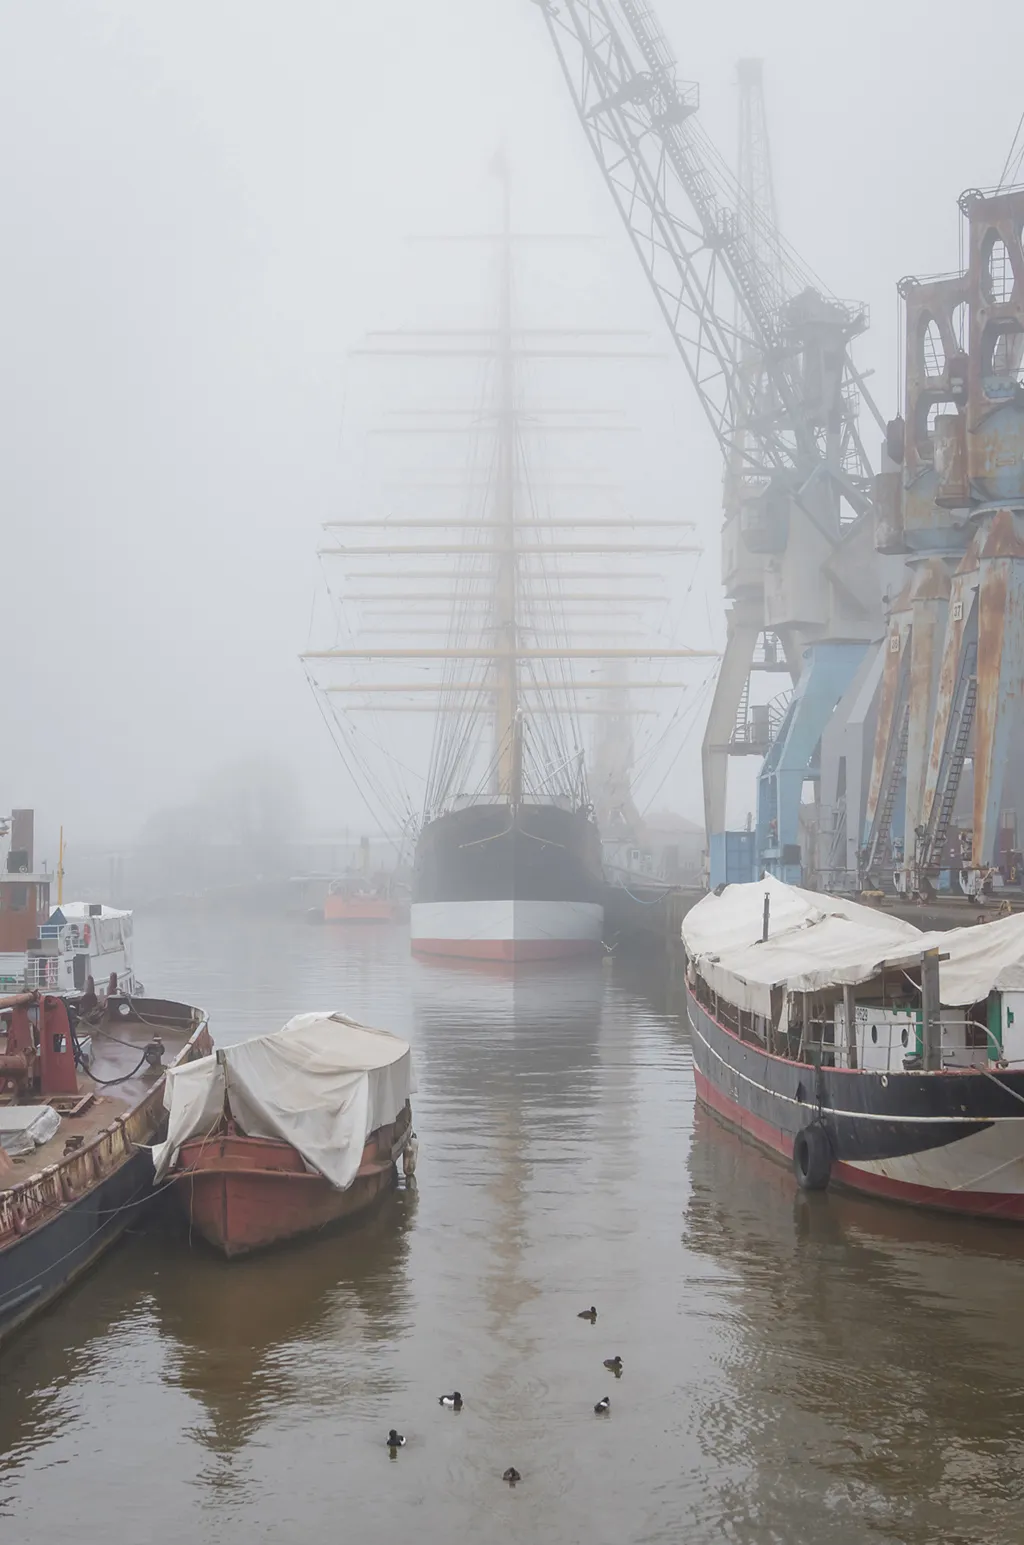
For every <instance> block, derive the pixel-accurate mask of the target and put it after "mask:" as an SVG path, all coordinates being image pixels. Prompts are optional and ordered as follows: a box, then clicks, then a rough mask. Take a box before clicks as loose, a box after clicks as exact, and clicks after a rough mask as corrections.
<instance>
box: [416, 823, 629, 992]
mask: <svg viewBox="0 0 1024 1545" xmlns="http://www.w3.org/2000/svg"><path fill="white" fill-rule="evenodd" d="M602 892H603V880H602V873H601V844H600V839H599V837H598V833H597V828H596V826H595V825H594V822H593V820H592V819H591V817H590V816H589V815H588V814H587V813H586V812H585V811H580V810H572V809H568V808H563V807H562V806H560V805H556V804H532V803H531V804H522V805H519V806H518V807H516V808H515V809H513V808H512V807H511V806H510V805H508V804H505V803H497V802H496V803H493V804H492V803H483V802H481V803H479V804H473V805H467V806H466V807H465V808H463V809H461V810H455V811H452V812H451V813H449V814H447V815H442V816H438V817H437V819H436V820H433V821H430V822H428V824H427V825H426V826H425V827H424V829H423V832H422V833H421V835H420V839H419V842H418V844H417V847H416V862H415V872H414V877H413V893H412V907H411V910H410V926H411V935H412V947H413V951H414V952H415V953H416V954H419V955H446V956H456V957H462V958H469V959H478V960H505V961H518V960H552V959H561V958H564V957H567V956H578V955H587V954H597V953H599V952H600V949H601V934H602V928H603V922H604V907H603V904H602Z"/></svg>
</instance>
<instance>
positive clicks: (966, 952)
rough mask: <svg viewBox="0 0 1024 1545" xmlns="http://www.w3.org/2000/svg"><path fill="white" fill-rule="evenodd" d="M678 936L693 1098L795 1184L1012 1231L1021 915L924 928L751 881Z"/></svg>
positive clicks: (695, 915) (1016, 1185)
mask: <svg viewBox="0 0 1024 1545" xmlns="http://www.w3.org/2000/svg"><path fill="white" fill-rule="evenodd" d="M682 934H683V942H684V945H685V947H686V952H687V979H686V1001H687V1011H688V1015H689V1020H690V1025H691V1029H692V1034H693V1058H694V1077H695V1081H696V1091H697V1096H698V1098H699V1099H700V1100H701V1101H703V1103H704V1104H706V1105H707V1106H709V1107H710V1108H711V1109H712V1110H714V1111H716V1112H717V1113H718V1114H719V1115H720V1116H721V1117H723V1118H724V1119H725V1120H726V1121H728V1122H729V1123H730V1124H732V1125H734V1126H736V1127H738V1128H739V1129H741V1130H742V1131H743V1132H745V1133H746V1134H748V1135H749V1136H750V1137H752V1138H753V1139H755V1140H756V1141H757V1142H759V1143H760V1144H762V1145H763V1146H764V1147H766V1148H768V1149H770V1150H772V1151H773V1152H775V1153H776V1154H778V1155H780V1156H782V1157H784V1158H786V1159H789V1160H790V1161H791V1162H792V1164H793V1167H794V1171H795V1174H796V1178H797V1181H798V1183H799V1184H800V1185H801V1186H802V1187H804V1188H806V1189H819V1188H823V1187H824V1186H826V1185H828V1184H829V1182H830V1181H831V1182H834V1183H837V1184H841V1185H843V1186H847V1187H850V1188H852V1189H854V1190H858V1191H862V1192H866V1193H869V1194H872V1195H876V1196H881V1197H887V1198H890V1199H892V1200H894V1201H902V1202H907V1203H913V1204H917V1205H924V1206H930V1207H937V1208H942V1209H944V1210H947V1211H951V1212H956V1213H961V1214H973V1215H977V1216H983V1217H988V1218H1005V1219H1013V1220H1017V1221H1024V917H1020V916H1016V917H1010V918H1005V919H1001V920H998V921H996V922H992V923H981V924H978V925H976V926H974V927H970V928H960V929H954V930H952V931H950V932H944V933H936V934H923V933H921V932H920V931H919V930H917V929H915V928H914V927H913V926H912V925H911V924H909V923H906V922H901V921H899V920H898V919H895V918H891V917H888V916H886V915H885V914H882V913H879V912H878V911H876V910H875V909H873V908H869V907H864V906H860V905H858V904H857V903H853V902H847V901H843V900H839V899H837V898H835V897H829V896H823V895H820V894H818V893H812V892H808V891H802V890H798V889H796V888H795V887H791V886H786V885H782V884H781V883H780V882H778V881H776V880H772V879H770V878H765V879H764V880H761V881H758V882H755V883H753V884H750V885H733V886H728V887H726V888H725V889H724V890H723V891H722V893H721V894H717V895H711V896H707V897H705V898H704V900H703V901H701V902H699V903H698V905H697V906H696V907H694V908H693V910H692V911H691V912H690V913H689V914H688V916H687V917H686V918H685V920H684V922H683V929H682Z"/></svg>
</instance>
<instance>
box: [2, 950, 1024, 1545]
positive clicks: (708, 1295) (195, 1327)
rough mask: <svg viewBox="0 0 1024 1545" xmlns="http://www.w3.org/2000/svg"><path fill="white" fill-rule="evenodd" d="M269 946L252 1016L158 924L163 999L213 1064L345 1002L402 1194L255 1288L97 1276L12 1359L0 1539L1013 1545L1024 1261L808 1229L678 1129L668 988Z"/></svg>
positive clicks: (781, 1187)
mask: <svg viewBox="0 0 1024 1545" xmlns="http://www.w3.org/2000/svg"><path fill="white" fill-rule="evenodd" d="M175 930H177V932H175ZM280 942H281V949H280V952H279V956H278V958H279V960H280V961H281V966H280V976H279V979H275V978H274V974H273V964H272V962H270V961H268V959H267V957H266V955H263V956H262V957H261V958H260V960H259V961H258V962H257V963H256V964H257V967H258V970H259V972H260V973H262V974H261V975H260V976H259V978H258V980H259V982H260V988H261V990H260V994H259V1001H258V1002H257V999H256V996H255V995H254V993H253V981H252V979H251V978H249V977H246V975H245V971H244V970H243V966H244V964H245V962H247V961H249V960H250V959H251V952H252V941H251V938H250V936H249V933H248V930H246V929H244V928H243V927H242V925H239V926H238V928H237V931H236V930H235V928H234V925H231V924H229V923H227V922H217V923H215V924H211V923H210V922H209V920H207V921H206V922H204V924H203V925H202V929H201V930H200V929H199V928H198V927H196V928H195V929H194V930H193V925H192V924H190V923H187V922H184V921H182V922H180V923H176V924H174V925H173V927H172V930H171V933H170V935H169V936H168V937H167V941H166V948H167V950H168V955H167V966H166V974H167V975H169V974H170V973H171V971H172V970H174V971H178V972H180V971H181V970H182V966H183V963H184V966H185V968H186V970H187V973H188V976H189V979H190V980H189V990H190V991H194V996H196V997H197V998H198V999H199V1000H200V1001H202V1002H204V1003H208V1004H209V1005H210V1010H211V1016H212V1022H213V1024H214V1027H215V1029H216V1028H217V1027H218V1025H220V1024H221V1023H226V1024H228V1025H230V1026H231V1027H232V1033H233V1032H234V1031H235V1030H236V1029H237V1033H238V1034H242V1033H251V1032H253V1031H256V1030H264V1029H269V1028H272V1027H273V1026H274V1025H275V1024H279V1023H282V1022H283V1019H284V1018H285V1017H287V1013H288V1012H291V1011H292V1010H293V1009H295V1008H297V1007H301V1006H309V1005H314V1006H324V1005H326V1004H333V1003H337V1004H338V1006H340V1007H343V1008H345V1009H347V1010H348V1011H349V1012H351V1013H352V1014H353V1015H355V1016H356V1017H359V1018H362V1019H365V1020H370V1021H373V1020H374V1019H376V1020H377V1022H382V1023H386V1024H387V1026H388V1028H391V1029H394V1030H396V1031H397V1032H398V1033H399V1034H402V1035H407V1036H409V1038H410V1039H411V1040H412V1043H413V1047H414V1052H415V1056H416V1061H417V1074H418V1082H419V1092H418V1093H417V1094H416V1096H415V1097H414V1107H415V1118H416V1127H417V1130H418V1132H419V1135H420V1144H421V1146H420V1163H419V1168H418V1171H417V1181H418V1185H419V1189H418V1191H413V1190H409V1191H406V1190H403V1189H399V1190H397V1191H396V1192H395V1193H394V1194H393V1195H391V1196H389V1197H388V1198H387V1199H386V1200H385V1202H384V1204H383V1206H382V1207H381V1209H380V1210H379V1211H378V1212H376V1213H375V1214H374V1215H373V1216H372V1217H369V1218H367V1219H366V1220H364V1221H361V1222H359V1223H358V1224H356V1225H355V1226H353V1227H350V1228H349V1229H344V1230H342V1231H340V1232H337V1233H329V1234H325V1235H324V1236H322V1237H320V1238H316V1239H313V1240H311V1241H308V1242H305V1243H303V1244H301V1245H299V1246H297V1247H295V1248H292V1249H289V1250H287V1251H284V1252H281V1253H277V1254H274V1253H272V1254H269V1255H267V1256H265V1257H257V1258H253V1259H251V1260H241V1261H236V1262H225V1261H222V1260H221V1259H219V1258H218V1257H216V1256H214V1255H213V1254H212V1253H210V1252H208V1251H206V1250H205V1249H203V1248H199V1247H194V1248H193V1249H192V1250H191V1251H190V1250H189V1249H188V1242H187V1238H185V1237H183V1234H182V1233H181V1232H180V1231H179V1232H173V1229H175V1228H179V1227H180V1226H178V1225H175V1224H173V1223H172V1224H171V1225H170V1226H169V1227H168V1228H166V1229H165V1228H157V1227H156V1226H155V1224H154V1226H153V1227H151V1228H149V1229H148V1230H147V1231H146V1233H145V1234H143V1235H140V1236H137V1237H135V1238H133V1239H132V1240H130V1241H129V1243H128V1244H127V1245H126V1246H125V1248H124V1249H121V1250H119V1251H117V1252H115V1253H114V1254H112V1255H111V1256H110V1257H109V1259H108V1260H107V1261H106V1262H104V1263H103V1264H102V1265H101V1266H100V1268H99V1269H98V1270H97V1271H96V1272H95V1273H94V1274H93V1275H92V1276H90V1277H89V1278H88V1279H86V1280H85V1281H84V1282H83V1283H82V1284H81V1286H80V1288H79V1289H78V1290H77V1291H76V1292H74V1293H73V1294H71V1295H69V1296H68V1297H67V1298H66V1299H65V1300H64V1301H63V1302H62V1303H61V1304H60V1305H59V1306H58V1307H57V1308H56V1309H55V1310H54V1312H53V1313H51V1314H49V1315H46V1316H44V1317H42V1318H41V1319H40V1320H39V1321H38V1322H37V1323H36V1324H34V1325H32V1326H31V1327H30V1328H29V1329H28V1331H27V1332H26V1333H25V1334H24V1335H23V1336H22V1337H20V1338H18V1339H17V1340H16V1341H14V1342H13V1343H12V1345H11V1347H10V1348H9V1350H7V1351H6V1352H5V1354H4V1356H3V1358H2V1359H0V1536H6V1534H7V1533H10V1535H11V1538H12V1539H14V1538H17V1539H30V1538H31V1539H40V1540H42V1539H45V1540H46V1541H47V1542H48V1545H71V1542H72V1541H74V1542H75V1545H83V1542H84V1545H92V1542H93V1541H97V1542H98V1541H99V1540H101V1539H103V1540H106V1539H108V1538H109V1537H110V1535H111V1531H112V1528H113V1527H114V1526H115V1525H116V1529H117V1532H118V1534H124V1535H125V1536H126V1537H128V1538H134V1537H139V1538H145V1539H146V1540H147V1541H151V1542H153V1545H172V1542H173V1545H178V1542H179V1541H180V1540H182V1539H186V1538H187V1539H190V1540H194V1541H196V1542H198V1545H205V1542H207V1541H213V1540H216V1541H218V1542H219V1545H243V1542H244V1545H256V1542H261V1541H270V1540H273V1541H287V1540H292V1539H309V1540H326V1539H333V1538H336V1537H341V1536H343V1535H344V1536H345V1537H348V1536H350V1535H352V1536H355V1535H358V1534H359V1533H360V1532H361V1531H365V1532H370V1533H372V1534H374V1535H378V1534H380V1533H381V1532H384V1533H386V1534H387V1535H388V1537H389V1538H390V1537H399V1538H401V1537H407V1538H415V1539H416V1540H417V1541H420V1542H424V1545H441V1542H442V1541H443V1542H445V1545H447V1542H448V1541H449V1540H450V1539H451V1538H452V1537H453V1536H469V1537H474V1538H487V1539H490V1538H501V1539H503V1540H507V1541H511V1542H514V1545H518V1542H520V1541H521V1542H526V1541H531V1542H532V1541H535V1540H544V1541H550V1542H552V1545H575V1542H576V1541H579V1540H584V1539H585V1540H587V1541H588V1542H593V1545H605V1542H609V1545H610V1542H612V1541H615V1542H616V1545H620V1542H622V1541H634V1540H645V1541H647V1540H650V1541H672V1542H673V1545H675V1542H677V1541H678V1540H679V1539H680V1538H684V1539H686V1540H687V1541H688V1542H698V1545H712V1542H714V1545H718V1542H720V1541H721V1540H723V1539H728V1540H731V1541H736V1542H740V1545H754V1542H758V1545H760V1542H763V1541H773V1540H779V1541H785V1542H786V1545H803V1542H807V1545H811V1542H812V1541H813V1542H818V1541H820V1540H822V1539H825V1538H827V1539H828V1540H829V1541H830V1542H831V1545H847V1542H849V1545H854V1542H856V1545H862V1542H864V1541H865V1540H868V1539H870V1540H875V1541H882V1542H896V1541H900V1542H911V1545H918V1542H921V1545H924V1542H925V1541H931V1540H935V1539H939V1538H943V1539H944V1538H957V1537H960V1538H964V1539H970V1540H971V1541H972V1542H975V1541H995V1540H1000V1541H1003V1540H1007V1539H1011V1538H1014V1537H1015V1536H1016V1533H1017V1524H1016V1519H1017V1517H1018V1511H1019V1510H1018V1501H1017V1495H1016V1490H1017V1488H1016V1475H1017V1473H1018V1471H1017V1459H1018V1455H1019V1452H1020V1445H1021V1440H1022V1438H1024V1395H1022V1393H1021V1392H1022V1390H1024V1377H1022V1370H1021V1366H1020V1365H1021V1360H1022V1357H1021V1353H1020V1351H1019V1340H1020V1338H1019V1335H1018V1331H1017V1313H1016V1311H1017V1305H1018V1302H1019V1298H1020V1284H1021V1282H1022V1280H1024V1236H1022V1235H1020V1234H1019V1233H1018V1232H1016V1231H1012V1230H1006V1229H998V1228H992V1227H988V1226H984V1225H977V1224H975V1225H969V1226H968V1225H963V1224H957V1223H956V1222H945V1221H943V1220H941V1219H939V1220H932V1219H930V1218H928V1217H926V1216H924V1215H919V1216H915V1215H913V1214H908V1212H907V1211H906V1210H897V1209H889V1208H886V1207H884V1206H879V1205H874V1204H871V1203H869V1202H864V1201H859V1200H855V1199H851V1198H846V1197H841V1196H839V1195H832V1194H828V1195H825V1196H815V1197H803V1196H801V1197H799V1198H798V1197H797V1196H796V1195H795V1188H794V1185H793V1182H792V1180H791V1178H790V1176H789V1174H788V1172H787V1171H786V1170H785V1169H784V1168H783V1167H782V1166H781V1165H776V1164H775V1163H774V1162H773V1161H772V1160H771V1159H767V1158H764V1157H762V1155H761V1154H760V1153H758V1152H757V1150H755V1149H753V1148H751V1147H750V1146H748V1145H747V1144H745V1143H744V1142H743V1141H742V1140H740V1139H738V1138H736V1137H735V1136H734V1135H733V1134H732V1133H730V1132H728V1131H727V1130H725V1129H724V1128H723V1127H721V1126H720V1125H719V1124H718V1123H717V1122H716V1121H715V1120H714V1119H712V1118H708V1117H707V1116H705V1115H703V1114H702V1113H700V1112H697V1113H696V1115H695V1112H694V1107H693V1088H692V1075H691V1071H690V1059H689V1046H688V1038H687V1035H686V1032H685V1028H684V1027H683V1026H682V1025H681V1024H680V1022H679V1020H678V1019H677V1018H675V1017H674V1016H673V1015H672V1014H671V1013H669V1012H668V1011H667V1009H666V1007H665V1002H664V997H663V994H664V991H665V983H664V982H662V981H661V980H659V976H658V968H657V966H652V964H651V963H650V962H645V963H644V964H643V966H642V967H637V968H631V967H629V966H628V965H627V964H626V963H625V962H609V963H605V964H603V965H602V964H601V963H599V962H595V963H593V964H592V965H591V964H587V965H586V966H584V965H583V964H580V965H578V966H573V967H572V968H570V969H568V970H564V969H561V968H556V967H550V966H547V967H543V968H539V969H538V968H530V969H529V971H528V973H527V974H525V975H524V974H523V973H522V971H518V972H516V973H515V974H508V972H505V973H504V974H494V970H493V968H492V969H491V970H489V971H487V972H486V973H485V972H483V971H481V970H479V969H476V970H473V969H469V970H466V969H462V968H458V967H455V966H448V965H440V964H427V963H416V962H411V961H410V960H409V958H408V954H407V951H408V937H407V935H406V933H405V932H404V931H403V929H401V928H398V927H396V928H393V929H380V930H377V929H373V930H370V931H369V932H366V933H360V934H359V936H358V937H350V936H346V937H345V938H344V939H339V937H338V935H337V933H332V932H331V931H330V930H325V929H309V928H304V927H303V926H302V925H301V924H297V925H296V927H295V929H294V930H293V931H291V932H289V933H288V936H287V938H285V939H282V940H281V941H280ZM141 944H142V953H143V957H144V958H145V947H146V941H145V940H143V941H141ZM499 969H500V968H499ZM163 974H164V973H161V971H160V970H158V969H155V968H152V969H151V968H149V963H148V962H147V980H150V979H152V980H153V981H154V983H158V984H159V985H161V986H162V985H164V984H163V982H162V981H161V977H162V975H163ZM193 983H194V989H193ZM237 983H245V985H244V986H243V987H239V986H237V985H236V984H237ZM261 1003H262V1004H264V1005H266V1004H267V1003H269V1004H270V1007H269V1008H266V1010H265V1013H266V1017H265V1018H263V1019H261V1018H260V1017H259V1013H260V1004H261ZM375 1006H376V1007H375ZM278 1007H280V1009H281V1010H282V1012H281V1013H280V1014H279V1013H278ZM590 1303H594V1304H596V1305H597V1306H598V1320H597V1323H596V1325H593V1326H591V1325H589V1324H587V1323H586V1322H585V1321H581V1320H579V1319H578V1318H577V1315H576V1311H577V1310H578V1309H579V1308H580V1307H581V1306H582V1305H583V1304H590ZM616 1353H619V1354H621V1355H622V1357H623V1360H624V1364H625V1371H624V1373H623V1376H622V1378H621V1380H618V1381H616V1380H615V1379H614V1378H613V1376H612V1375H611V1374H609V1373H608V1372H607V1371H606V1370H605V1369H604V1368H603V1359H604V1358H606V1357H609V1356H613V1355H614V1354H616ZM455 1388H457V1389H460V1390H461V1391H462V1393H463V1395H464V1397H465V1407H464V1409H463V1410H462V1411H461V1412H457V1413H456V1412H450V1411H443V1410H441V1409H440V1408H439V1406H438V1404H437V1398H438V1396H439V1395H440V1394H442V1393H443V1392H445V1391H447V1390H451V1389H455ZM605 1394H610V1395H611V1397H612V1409H611V1413H610V1415H609V1417H608V1418H607V1419H606V1420H604V1421H601V1422H598V1421H596V1420H595V1418H594V1415H593V1406H594V1403H595V1402H596V1401H597V1400H599V1399H600V1398H601V1397H602V1396H603V1395H605ZM392 1426H397V1427H398V1429H399V1430H400V1431H402V1432H403V1433H404V1434H405V1435H406V1438H407V1444H406V1446H405V1447H404V1448H403V1449H402V1450H401V1452H400V1454H399V1455H398V1456H397V1457H396V1459H395V1461H394V1462H392V1461H391V1460H390V1459H389V1457H388V1453H387V1449H386V1447H385V1446H384V1441H383V1440H384V1436H385V1434H386V1433H387V1431H388V1429H389V1428H390V1427H392ZM510 1465H513V1466H515V1468H516V1469H517V1470H518V1471H520V1473H521V1474H522V1477H523V1479H522V1482H521V1484H519V1485H518V1486H517V1487H516V1488H515V1491H514V1492H510V1491H509V1489H508V1488H507V1487H505V1486H503V1485H502V1482H501V1476H502V1473H503V1472H504V1471H505V1469H506V1468H507V1467H508V1466H510Z"/></svg>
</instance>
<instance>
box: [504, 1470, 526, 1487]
mask: <svg viewBox="0 0 1024 1545" xmlns="http://www.w3.org/2000/svg"><path fill="white" fill-rule="evenodd" d="M501 1478H502V1480H503V1481H508V1483H509V1485H510V1486H514V1485H515V1483H516V1481H521V1480H522V1478H523V1477H522V1476H521V1475H520V1474H519V1471H518V1470H517V1469H516V1467H515V1465H509V1467H508V1469H507V1470H506V1471H505V1474H504V1475H503V1476H502V1477H501Z"/></svg>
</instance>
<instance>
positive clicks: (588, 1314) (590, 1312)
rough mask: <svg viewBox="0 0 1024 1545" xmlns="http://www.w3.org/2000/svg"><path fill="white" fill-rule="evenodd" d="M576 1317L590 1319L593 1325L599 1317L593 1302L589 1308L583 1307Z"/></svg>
mask: <svg viewBox="0 0 1024 1545" xmlns="http://www.w3.org/2000/svg"><path fill="white" fill-rule="evenodd" d="M576 1318H577V1319H578V1320H589V1321H590V1323H591V1325H593V1323H594V1321H595V1320H596V1319H597V1310H596V1309H595V1308H594V1306H593V1304H591V1306H590V1308H589V1309H581V1310H580V1312H579V1314H578V1315H577V1316H576Z"/></svg>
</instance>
